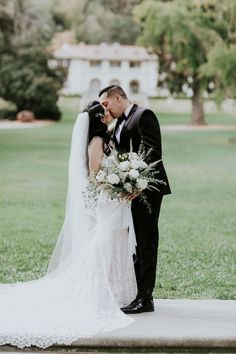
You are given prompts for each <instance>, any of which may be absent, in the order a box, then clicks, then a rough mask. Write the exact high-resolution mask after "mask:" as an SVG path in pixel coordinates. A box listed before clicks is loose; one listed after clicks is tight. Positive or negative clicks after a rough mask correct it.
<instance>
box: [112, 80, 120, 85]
mask: <svg viewBox="0 0 236 354" xmlns="http://www.w3.org/2000/svg"><path fill="white" fill-rule="evenodd" d="M110 85H120V81H119V80H117V79H112V80H111V82H110Z"/></svg>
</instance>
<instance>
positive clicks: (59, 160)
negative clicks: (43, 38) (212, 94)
mask: <svg viewBox="0 0 236 354" xmlns="http://www.w3.org/2000/svg"><path fill="white" fill-rule="evenodd" d="M68 102H69V101H68ZM68 102H67V105H66V103H64V107H65V110H66V114H65V116H64V118H63V120H62V122H60V123H56V124H55V125H53V126H49V127H44V128H37V129H36V128H35V129H33V128H32V129H25V130H16V129H12V130H0V166H1V173H0V220H1V223H0V265H1V266H0V283H2V282H14V281H18V280H28V279H33V278H35V277H38V276H40V275H42V274H43V273H44V272H45V270H46V268H47V263H48V260H49V257H50V254H51V252H52V249H53V247H54V244H55V241H56V238H57V235H58V233H59V231H60V228H61V226H62V222H63V217H64V210H65V197H66V188H67V165H68V156H69V145H70V136H71V131H72V123H73V121H74V119H75V112H76V108H77V101H76V100H73V101H71V104H68ZM165 116H166V115H165V114H164V115H161V114H160V115H159V118H160V121H161V122H164V121H163V120H164V119H165ZM169 117H171V118H170V119H172V121H174V120H176V119H177V116H176V115H172V116H171V115H169ZM211 118H212V121H214V120H218V116H215V117H214V115H213V116H212V117H211ZM223 119H224V117H223ZM226 119H227V117H226ZM231 137H236V132H195V131H193V132H172V131H171V132H163V150H164V160H165V165H166V168H167V171H168V175H169V178H170V183H171V186H172V191H173V194H172V195H171V196H168V197H166V198H165V199H164V202H163V207H162V212H161V218H160V250H159V260H158V276H157V284H156V290H155V295H156V297H159V298H160V297H162V298H171V297H176V298H186V297H188V298H220V299H233V298H236V290H235V279H236V268H235V260H236V144H230V143H229V138H231Z"/></svg>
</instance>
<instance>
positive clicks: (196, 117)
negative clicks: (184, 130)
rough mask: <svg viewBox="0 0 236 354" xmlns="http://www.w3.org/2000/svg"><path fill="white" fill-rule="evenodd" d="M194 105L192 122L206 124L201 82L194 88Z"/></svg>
mask: <svg viewBox="0 0 236 354" xmlns="http://www.w3.org/2000/svg"><path fill="white" fill-rule="evenodd" d="M192 107H193V111H192V124H194V125H206V122H205V116H204V108H203V97H202V90H201V87H200V83H196V84H195V87H194V88H193V97H192Z"/></svg>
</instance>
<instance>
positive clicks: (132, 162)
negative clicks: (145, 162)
mask: <svg viewBox="0 0 236 354" xmlns="http://www.w3.org/2000/svg"><path fill="white" fill-rule="evenodd" d="M139 167H140V162H139V161H138V160H132V161H131V168H134V169H135V170H137V169H138V168H139Z"/></svg>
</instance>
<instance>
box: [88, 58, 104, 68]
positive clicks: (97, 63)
mask: <svg viewBox="0 0 236 354" xmlns="http://www.w3.org/2000/svg"><path fill="white" fill-rule="evenodd" d="M90 66H92V67H96V68H97V67H99V66H101V60H90Z"/></svg>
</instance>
